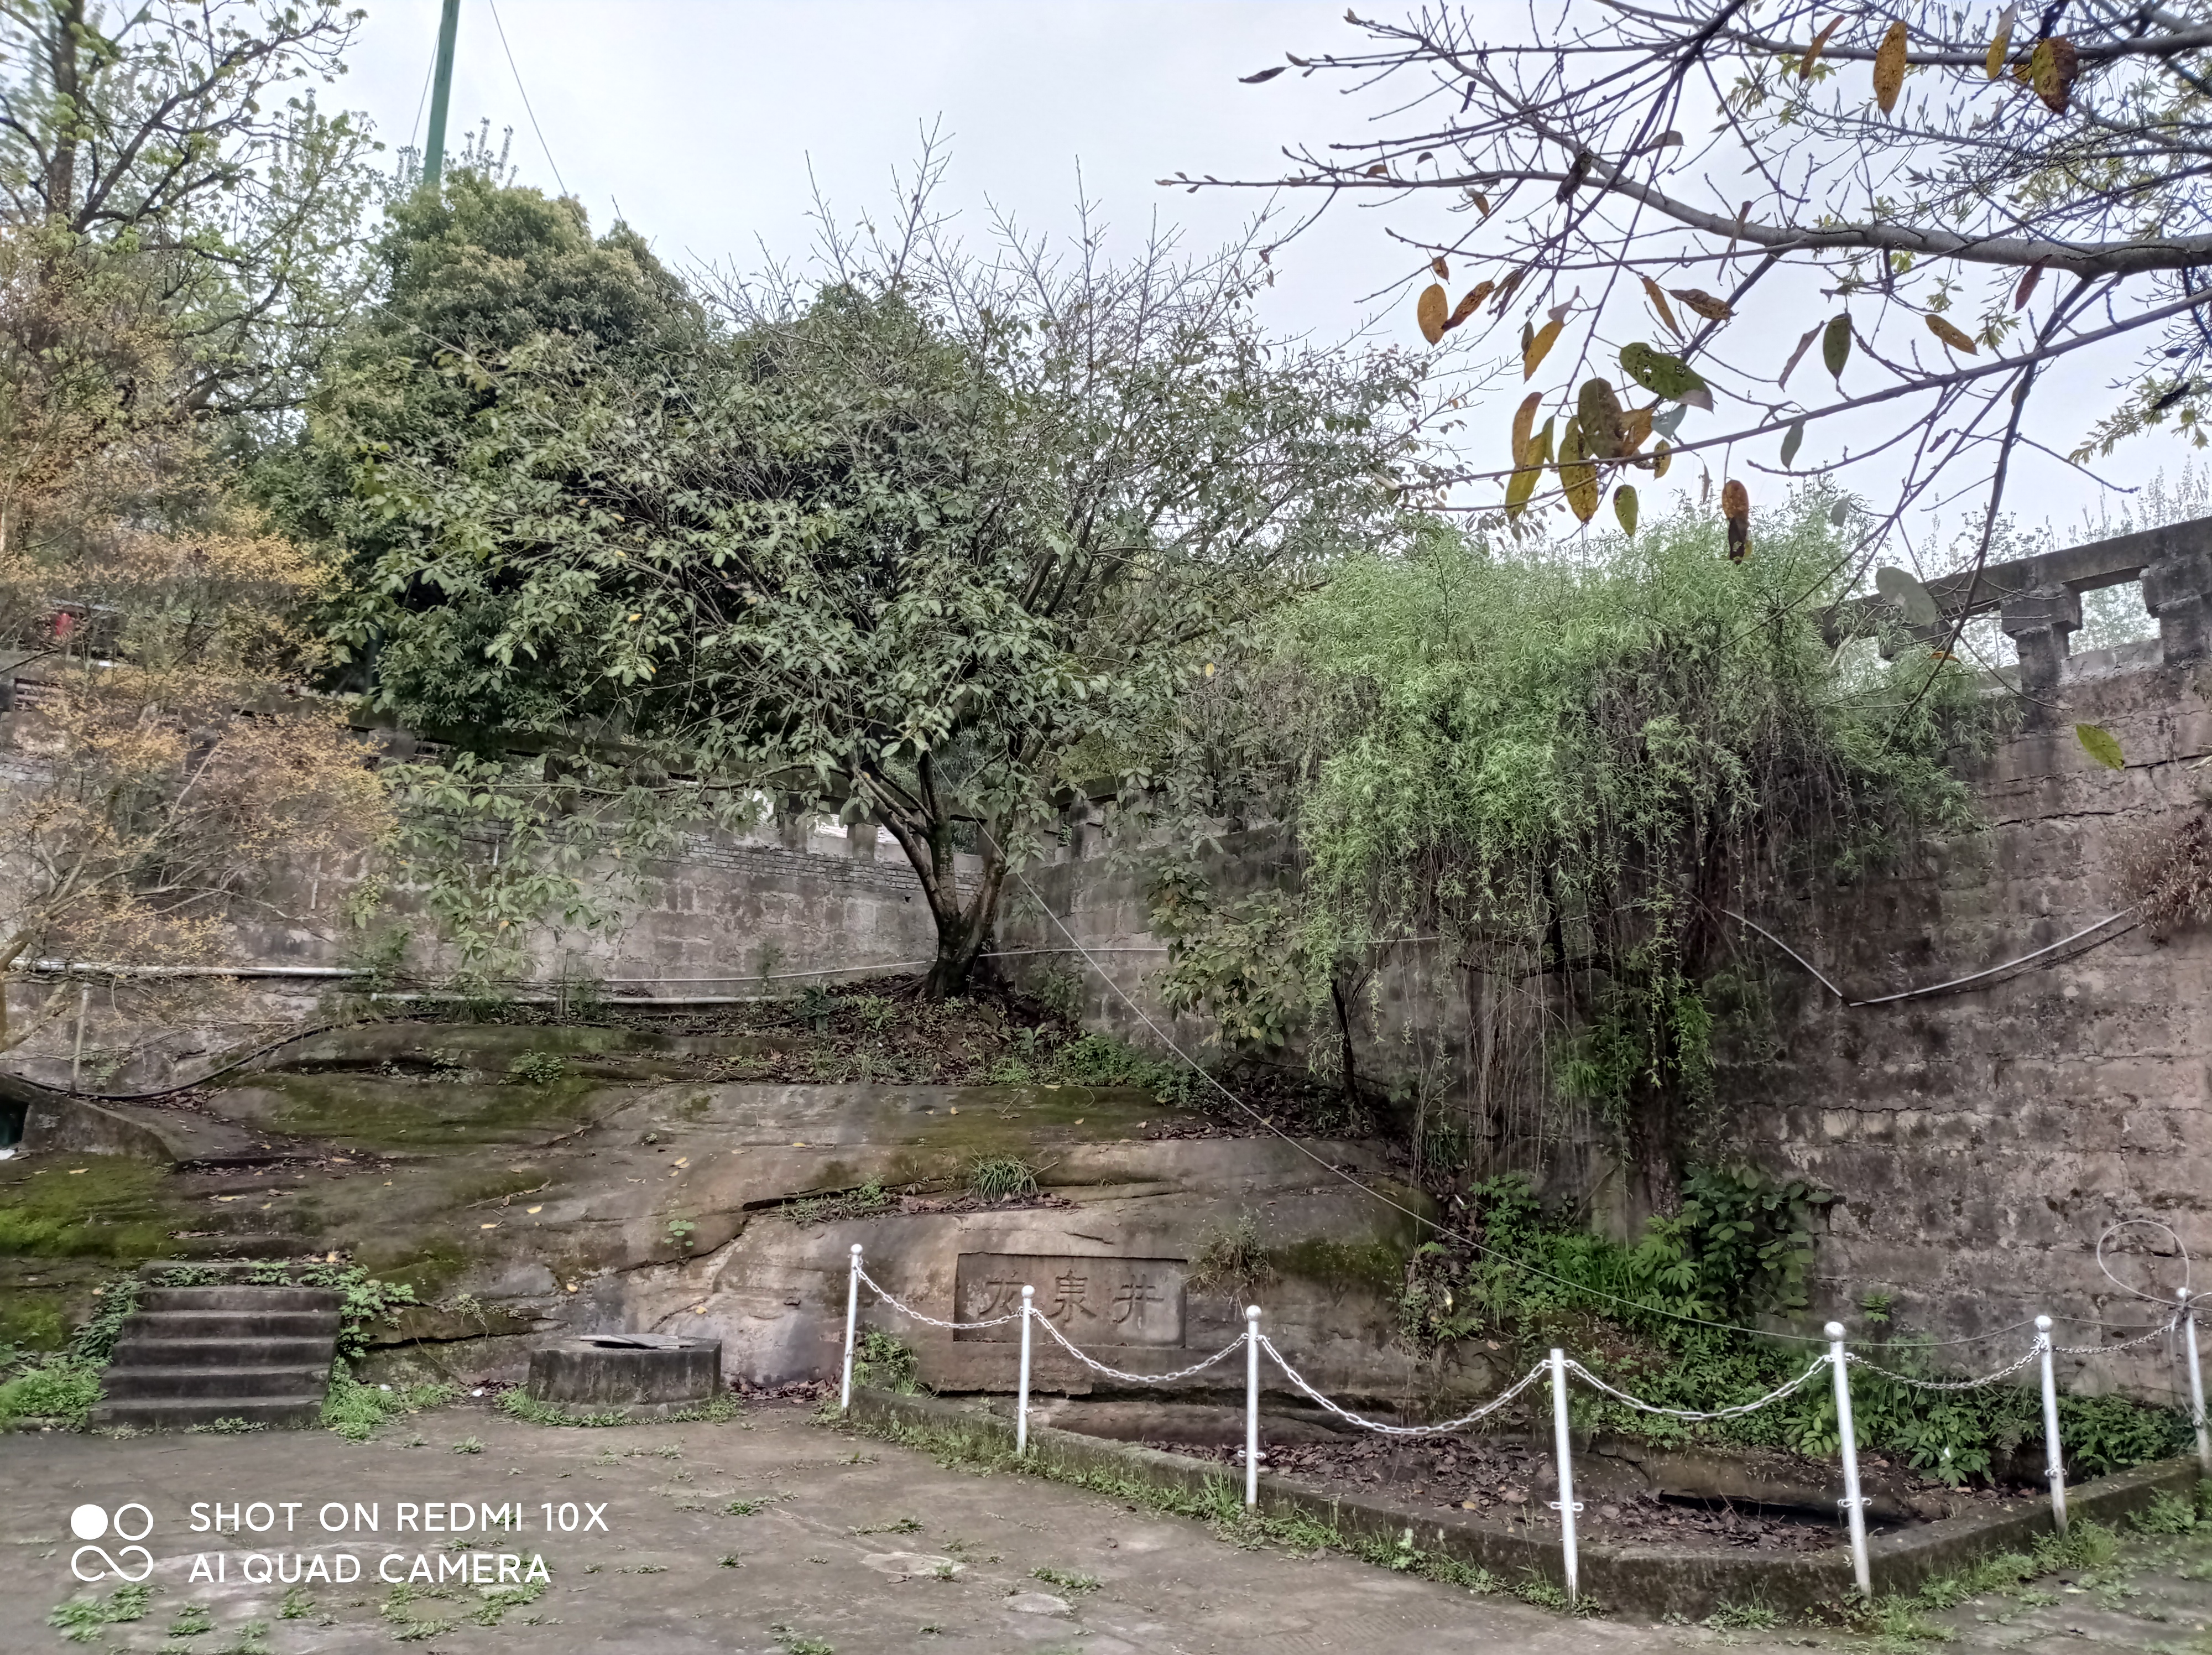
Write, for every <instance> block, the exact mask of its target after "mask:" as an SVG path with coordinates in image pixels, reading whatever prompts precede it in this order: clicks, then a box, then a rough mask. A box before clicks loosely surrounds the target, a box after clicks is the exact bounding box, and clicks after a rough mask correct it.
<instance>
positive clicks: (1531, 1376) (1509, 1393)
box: [1259, 1333, 1544, 1437]
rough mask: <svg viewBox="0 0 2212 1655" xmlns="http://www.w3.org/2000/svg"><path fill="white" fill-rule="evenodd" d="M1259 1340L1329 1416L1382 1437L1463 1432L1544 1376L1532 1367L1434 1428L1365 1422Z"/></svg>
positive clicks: (1264, 1339) (1270, 1342)
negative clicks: (1475, 1405)
mask: <svg viewBox="0 0 2212 1655" xmlns="http://www.w3.org/2000/svg"><path fill="white" fill-rule="evenodd" d="M1259 1338H1260V1348H1261V1349H1262V1350H1264V1351H1266V1352H1267V1354H1268V1355H1269V1356H1271V1357H1273V1359H1274V1363H1275V1366H1277V1367H1279V1368H1280V1369H1282V1370H1283V1374H1284V1377H1285V1378H1287V1379H1289V1380H1290V1382H1291V1384H1294V1385H1296V1386H1297V1388H1298V1389H1299V1390H1303V1391H1304V1392H1305V1394H1306V1395H1307V1396H1310V1397H1312V1398H1313V1399H1314V1401H1316V1402H1319V1403H1320V1404H1321V1405H1322V1407H1323V1408H1325V1409H1328V1411H1329V1412H1330V1413H1332V1414H1334V1415H1336V1417H1337V1418H1338V1419H1340V1420H1344V1421H1348V1422H1350V1423H1351V1424H1353V1425H1356V1426H1358V1427H1359V1428H1360V1429H1361V1430H1363V1431H1372V1432H1375V1433H1377V1434H1378V1435H1381V1436H1385V1437H1438V1436H1442V1435H1443V1433H1446V1432H1448V1431H1459V1430H1463V1429H1465V1428H1466V1427H1468V1426H1470V1425H1473V1424H1474V1422H1475V1421H1478V1420H1483V1419H1487V1418H1488V1417H1489V1416H1490V1415H1492V1414H1495V1413H1496V1412H1497V1411H1498V1409H1501V1408H1503V1407H1504V1406H1505V1404H1506V1403H1508V1402H1511V1401H1512V1400H1513V1399H1514V1398H1515V1397H1516V1396H1519V1395H1520V1394H1521V1393H1522V1391H1524V1390H1527V1389H1528V1387H1529V1386H1530V1385H1532V1384H1535V1383H1536V1381H1537V1380H1539V1379H1541V1378H1543V1377H1544V1364H1543V1363H1541V1362H1539V1363H1537V1364H1536V1366H1534V1367H1532V1368H1530V1369H1529V1370H1528V1372H1526V1373H1524V1374H1522V1376H1521V1377H1520V1378H1518V1379H1516V1380H1515V1381H1514V1382H1513V1384H1512V1385H1511V1387H1510V1389H1508V1390H1503V1391H1500V1392H1499V1393H1498V1395H1497V1396H1492V1398H1491V1399H1490V1400H1489V1401H1488V1402H1485V1403H1484V1404H1483V1405H1482V1406H1481V1407H1480V1408H1478V1409H1475V1410H1474V1413H1472V1414H1462V1415H1460V1416H1459V1418H1457V1419H1455V1420H1444V1421H1440V1422H1439V1423H1437V1424H1436V1425H1387V1424H1385V1423H1384V1422H1383V1421H1381V1420H1370V1419H1367V1418H1365V1417H1364V1416H1363V1415H1358V1414H1355V1413H1353V1412H1352V1410H1351V1409H1348V1408H1345V1407H1343V1406H1341V1405H1340V1404H1339V1403H1337V1402H1332V1401H1330V1400H1329V1398H1328V1397H1327V1396H1323V1395H1322V1393H1321V1392H1320V1391H1318V1390H1315V1389H1314V1388H1313V1386H1312V1385H1310V1384H1308V1383H1307V1382H1306V1378H1305V1376H1304V1374H1302V1373H1300V1372H1298V1371H1297V1369H1296V1368H1294V1367H1292V1366H1291V1365H1290V1363H1288V1362H1287V1361H1285V1360H1284V1359H1283V1353H1282V1352H1281V1351H1279V1350H1277V1349H1276V1348H1275V1342H1274V1341H1273V1340H1272V1339H1270V1338H1268V1337H1267V1335H1266V1334H1264V1333H1263V1334H1261V1335H1260V1336H1259Z"/></svg>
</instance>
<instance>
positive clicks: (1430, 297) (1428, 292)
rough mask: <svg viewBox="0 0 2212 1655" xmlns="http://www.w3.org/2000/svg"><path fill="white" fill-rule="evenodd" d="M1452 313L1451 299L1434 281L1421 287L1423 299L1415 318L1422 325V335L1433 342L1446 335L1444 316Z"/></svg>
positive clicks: (1414, 314)
mask: <svg viewBox="0 0 2212 1655" xmlns="http://www.w3.org/2000/svg"><path fill="white" fill-rule="evenodd" d="M1450 313H1451V299H1450V297H1449V295H1447V294H1446V293H1445V292H1444V290H1443V289H1442V288H1440V287H1438V286H1437V284H1436V283H1434V282H1431V283H1429V284H1428V286H1426V287H1425V288H1423V289H1421V301H1420V303H1419V306H1417V307H1415V309H1414V312H1413V319H1415V320H1416V321H1418V322H1419V324H1420V325H1421V337H1422V338H1425V339H1426V340H1427V341H1428V342H1429V343H1430V344H1436V343H1437V340H1439V339H1441V338H1443V337H1444V318H1445V317H1446V316H1448V315H1449V314H1450Z"/></svg>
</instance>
